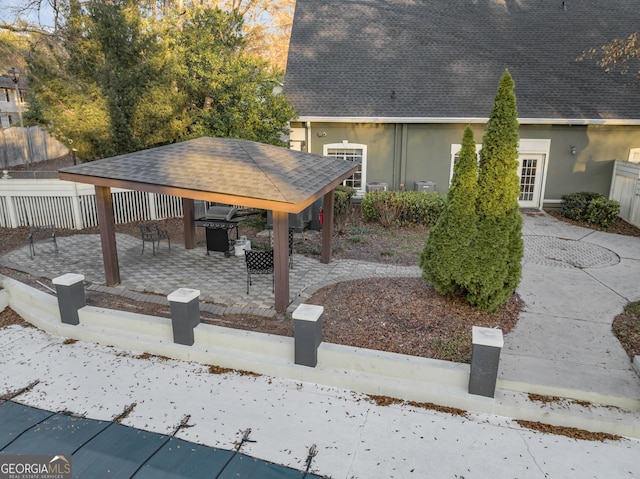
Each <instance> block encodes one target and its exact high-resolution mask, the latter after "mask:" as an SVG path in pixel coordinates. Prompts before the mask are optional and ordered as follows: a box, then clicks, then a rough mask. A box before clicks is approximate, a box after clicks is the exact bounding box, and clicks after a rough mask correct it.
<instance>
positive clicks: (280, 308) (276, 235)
mask: <svg viewBox="0 0 640 479" xmlns="http://www.w3.org/2000/svg"><path fill="white" fill-rule="evenodd" d="M272 213H273V215H272V218H273V267H274V270H273V273H274V281H275V296H276V303H275V307H276V311H277V312H279V313H283V312H284V311H286V309H287V306H289V213H286V212H284V211H273V212H272Z"/></svg>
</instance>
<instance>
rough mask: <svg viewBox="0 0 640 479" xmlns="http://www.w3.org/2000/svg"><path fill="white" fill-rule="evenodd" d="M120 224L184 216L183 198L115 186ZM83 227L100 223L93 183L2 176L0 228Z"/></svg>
mask: <svg viewBox="0 0 640 479" xmlns="http://www.w3.org/2000/svg"><path fill="white" fill-rule="evenodd" d="M111 196H112V198H113V210H114V216H115V221H116V223H117V224H120V223H129V222H132V221H146V220H156V219H158V220H159V219H166V218H174V217H181V216H182V199H181V198H179V197H176V196H168V195H159V194H155V193H146V192H141V191H133V190H125V189H120V188H112V189H111ZM49 224H54V225H56V227H57V228H66V229H78V230H79V229H83V228H87V227H91V226H97V225H98V213H97V209H96V197H95V189H94V187H93V185H86V184H81V183H73V182H70V181H61V180H57V179H40V180H25V179H7V178H5V179H0V227H4V228H17V227H20V226H31V225H49Z"/></svg>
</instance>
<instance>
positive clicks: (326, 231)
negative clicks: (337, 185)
mask: <svg viewBox="0 0 640 479" xmlns="http://www.w3.org/2000/svg"><path fill="white" fill-rule="evenodd" d="M333 192H334V190H331V191H329V193H326V194H325V195H324V199H323V203H322V255H321V256H320V261H321V262H322V263H324V264H329V263H330V262H331V238H333V203H334V197H333Z"/></svg>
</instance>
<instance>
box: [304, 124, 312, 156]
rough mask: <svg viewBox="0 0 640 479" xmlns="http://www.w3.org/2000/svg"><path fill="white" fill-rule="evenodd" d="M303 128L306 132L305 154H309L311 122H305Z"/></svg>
mask: <svg viewBox="0 0 640 479" xmlns="http://www.w3.org/2000/svg"><path fill="white" fill-rule="evenodd" d="M305 127H306V130H307V153H311V122H310V121H307V122H305Z"/></svg>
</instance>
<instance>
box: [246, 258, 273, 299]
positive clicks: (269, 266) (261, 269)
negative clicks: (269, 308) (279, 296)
mask: <svg viewBox="0 0 640 479" xmlns="http://www.w3.org/2000/svg"><path fill="white" fill-rule="evenodd" d="M244 258H245V261H246V263H247V294H249V286H251V284H252V282H251V275H252V274H270V275H271V291H272V292H273V291H274V287H275V284H274V282H275V280H274V277H273V250H272V249H270V250H267V251H260V250H246V251H245V252H244Z"/></svg>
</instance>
